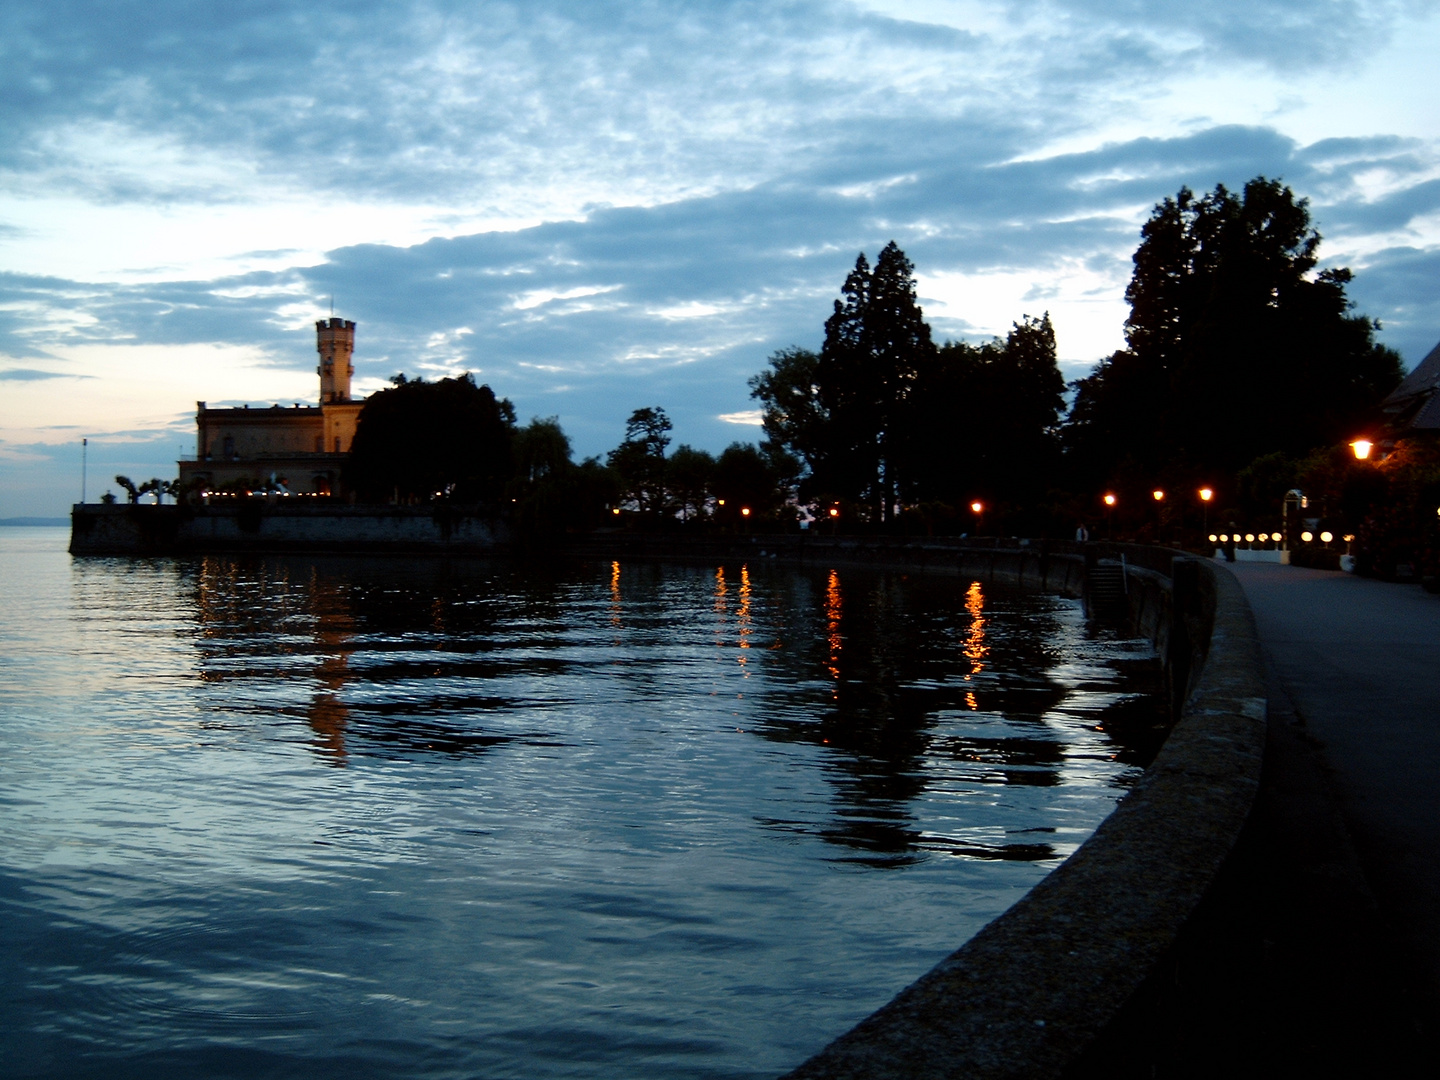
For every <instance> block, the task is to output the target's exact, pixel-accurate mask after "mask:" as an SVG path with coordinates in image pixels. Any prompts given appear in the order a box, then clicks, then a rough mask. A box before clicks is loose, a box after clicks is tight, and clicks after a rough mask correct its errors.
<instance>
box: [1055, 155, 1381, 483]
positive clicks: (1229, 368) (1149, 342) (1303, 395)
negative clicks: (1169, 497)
mask: <svg viewBox="0 0 1440 1080" xmlns="http://www.w3.org/2000/svg"><path fill="white" fill-rule="evenodd" d="M1319 245H1320V236H1319V234H1318V233H1316V232H1315V231H1314V230H1313V229H1312V228H1311V226H1310V213H1309V209H1308V206H1307V202H1306V200H1304V199H1299V200H1297V199H1296V198H1295V196H1294V193H1293V192H1292V191H1291V190H1290V189H1289V188H1288V187H1284V186H1282V185H1281V183H1280V182H1279V181H1276V180H1268V179H1266V178H1264V177H1257V178H1256V179H1254V180H1252V181H1250V182H1249V183H1248V184H1246V185H1245V190H1244V192H1243V193H1242V194H1241V195H1238V196H1237V195H1235V194H1234V193H1232V192H1230V191H1228V190H1227V189H1226V188H1225V187H1224V186H1223V185H1219V186H1217V187H1216V188H1215V190H1214V191H1212V192H1210V193H1209V194H1207V195H1205V196H1203V197H1201V198H1196V197H1195V195H1194V194H1193V193H1192V192H1191V191H1190V190H1189V189H1188V188H1182V189H1181V190H1180V192H1179V194H1178V195H1177V196H1176V197H1175V198H1174V199H1168V198H1167V199H1166V200H1165V201H1164V202H1162V203H1161V204H1159V205H1158V206H1157V207H1156V208H1155V210H1154V212H1153V213H1152V214H1151V216H1150V219H1149V221H1147V222H1146V224H1145V226H1144V228H1143V229H1142V231H1141V243H1140V247H1139V249H1138V250H1137V251H1136V252H1135V258H1134V261H1135V270H1134V274H1133V276H1132V278H1131V281H1130V286H1129V288H1128V289H1127V290H1126V299H1127V300H1128V301H1129V302H1130V317H1129V319H1128V321H1127V322H1126V324H1125V333H1126V342H1127V346H1128V347H1127V348H1126V349H1124V350H1122V351H1120V352H1117V353H1115V354H1114V355H1113V356H1111V357H1110V358H1108V359H1107V360H1104V361H1102V362H1101V364H1100V365H1099V367H1098V368H1097V369H1096V371H1095V373H1094V374H1092V375H1091V376H1090V377H1089V378H1086V379H1082V380H1080V382H1079V383H1078V384H1077V386H1076V391H1077V392H1076V399H1075V404H1074V407H1073V409H1072V411H1071V414H1070V419H1069V423H1068V425H1067V429H1066V443H1067V451H1068V457H1069V460H1070V463H1071V465H1072V467H1073V470H1074V471H1073V482H1074V483H1076V484H1078V485H1079V486H1081V487H1086V486H1089V487H1095V486H1097V485H1101V484H1106V483H1110V482H1116V481H1117V480H1119V479H1120V478H1122V477H1124V476H1126V475H1127V474H1133V475H1134V476H1137V477H1141V478H1143V480H1142V482H1144V483H1149V482H1150V481H1152V480H1154V481H1158V480H1162V479H1165V478H1166V477H1167V475H1168V476H1169V477H1172V478H1175V477H1179V478H1182V479H1184V480H1186V481H1187V482H1188V481H1189V480H1190V479H1194V478H1204V477H1207V476H1209V477H1215V476H1220V475H1226V474H1228V475H1233V474H1234V473H1235V472H1236V471H1237V470H1238V469H1240V468H1241V467H1242V466H1244V465H1245V464H1246V463H1248V462H1250V461H1252V460H1253V459H1255V458H1257V457H1259V456H1262V455H1265V454H1271V453H1276V452H1283V453H1287V454H1292V455H1293V454H1303V453H1304V452H1306V451H1308V450H1310V449H1311V448H1313V447H1316V446H1321V445H1324V444H1326V443H1333V442H1337V441H1341V440H1343V439H1344V438H1345V437H1346V436H1347V435H1348V434H1349V433H1350V427H1351V425H1353V424H1355V423H1356V422H1357V421H1358V419H1359V418H1360V417H1361V416H1363V414H1364V413H1365V411H1366V410H1367V409H1369V408H1370V407H1372V406H1373V405H1374V404H1375V403H1376V402H1378V401H1379V400H1380V399H1381V398H1382V397H1383V396H1384V395H1385V394H1386V393H1387V392H1388V391H1389V390H1390V389H1392V388H1393V387H1394V385H1395V384H1396V382H1397V381H1398V380H1399V377H1400V366H1399V358H1398V357H1397V356H1396V355H1395V354H1394V353H1393V352H1391V351H1390V350H1388V349H1385V348H1383V347H1381V346H1379V345H1377V344H1376V343H1375V341H1374V331H1375V328H1376V326H1375V324H1374V323H1373V322H1372V321H1371V320H1369V319H1367V318H1365V317H1364V316H1361V315H1355V314H1352V313H1351V310H1350V309H1351V304H1350V301H1349V300H1348V299H1347V297H1346V295H1345V286H1346V284H1347V283H1348V282H1349V281H1350V272H1349V271H1348V270H1344V269H1335V270H1325V271H1321V272H1320V273H1318V274H1316V273H1313V271H1314V269H1315V266H1316V252H1317V250H1318V248H1319Z"/></svg>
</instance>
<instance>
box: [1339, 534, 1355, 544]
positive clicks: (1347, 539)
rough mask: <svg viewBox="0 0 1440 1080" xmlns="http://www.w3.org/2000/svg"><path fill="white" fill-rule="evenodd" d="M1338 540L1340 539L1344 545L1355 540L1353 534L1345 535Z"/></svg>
mask: <svg viewBox="0 0 1440 1080" xmlns="http://www.w3.org/2000/svg"><path fill="white" fill-rule="evenodd" d="M1340 539H1341V540H1344V541H1345V543H1347V544H1348V543H1350V541H1352V540H1354V539H1355V534H1354V533H1346V534H1345V535H1344V536H1342V537H1341V538H1340Z"/></svg>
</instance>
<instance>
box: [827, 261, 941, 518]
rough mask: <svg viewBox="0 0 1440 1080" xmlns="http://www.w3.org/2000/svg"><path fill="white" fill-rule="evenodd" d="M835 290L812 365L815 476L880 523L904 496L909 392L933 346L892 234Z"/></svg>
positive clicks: (911, 275)
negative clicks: (821, 417) (817, 442)
mask: <svg viewBox="0 0 1440 1080" xmlns="http://www.w3.org/2000/svg"><path fill="white" fill-rule="evenodd" d="M841 296H842V298H841V299H839V300H836V301H835V309H834V312H833V314H832V315H831V316H830V318H829V319H827V320H826V322H825V343H824V345H823V346H822V347H821V349H820V359H819V362H818V363H817V365H816V373H815V385H816V388H817V391H818V395H817V396H818V400H819V405H820V407H821V409H823V411H824V414H825V416H826V418H827V423H826V424H825V426H824V428H823V430H824V433H825V439H824V442H823V445H822V449H821V452H820V453H819V454H818V455H817V457H818V461H817V463H816V464H817V466H818V467H817V468H815V473H816V476H815V479H816V482H817V486H818V487H819V488H821V489H828V490H831V491H833V492H834V493H835V494H837V495H839V496H840V497H842V498H850V499H855V500H857V501H863V502H866V503H868V504H869V505H870V506H871V512H872V513H873V515H874V516H875V518H876V519H877V520H879V521H887V520H889V518H890V515H891V514H892V512H893V509H894V506H895V502H896V499H897V498H899V497H902V496H905V495H907V494H911V492H909V491H908V490H907V489H908V488H909V487H910V473H911V472H912V471H913V470H912V469H911V468H910V466H911V465H912V464H913V459H914V446H913V442H912V440H911V438H910V436H911V433H912V431H913V423H912V417H911V415H910V411H911V410H910V407H911V404H912V390H913V388H914V386H915V382H916V380H917V379H918V378H919V377H920V373H921V371H922V370H923V369H924V368H925V367H926V366H927V365H928V364H930V363H931V362H933V360H934V357H935V345H934V342H933V341H932V340H931V338H930V327H929V325H928V324H927V323H926V322H925V319H924V314H923V312H922V311H921V309H920V306H919V304H918V303H917V302H916V297H915V272H914V266H913V265H912V264H911V262H910V260H909V259H908V258H906V257H905V253H904V252H903V251H901V250H900V248H899V247H898V246H897V245H896V244H895V242H894V241H893V240H892V241H891V242H890V243H889V244H887V245H886V246H885V249H884V250H883V251H881V253H880V257H879V259H878V260H877V261H876V263H875V269H874V272H873V273H872V272H871V270H870V267H869V264H868V262H867V261H866V259H865V255H864V253H863V252H862V253H861V255H860V257H859V258H858V259H856V260H855V268H854V269H853V270H852V271H851V272H850V274H849V275H848V276H847V277H846V279H845V284H844V286H843V287H842V288H841Z"/></svg>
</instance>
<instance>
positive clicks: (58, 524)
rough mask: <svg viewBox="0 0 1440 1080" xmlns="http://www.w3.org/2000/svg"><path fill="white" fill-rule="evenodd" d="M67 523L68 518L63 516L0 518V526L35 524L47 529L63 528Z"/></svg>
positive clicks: (68, 522) (32, 525) (28, 525)
mask: <svg viewBox="0 0 1440 1080" xmlns="http://www.w3.org/2000/svg"><path fill="white" fill-rule="evenodd" d="M69 524H70V519H69V518H63V517H13V518H0V527H3V526H7V525H8V526H20V527H35V526H40V527H43V528H47V529H58V528H64V527H65V526H66V525H69Z"/></svg>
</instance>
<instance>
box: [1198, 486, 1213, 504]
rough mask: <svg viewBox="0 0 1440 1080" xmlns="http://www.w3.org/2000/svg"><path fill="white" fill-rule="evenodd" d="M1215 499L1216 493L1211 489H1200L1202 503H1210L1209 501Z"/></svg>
mask: <svg viewBox="0 0 1440 1080" xmlns="http://www.w3.org/2000/svg"><path fill="white" fill-rule="evenodd" d="M1214 497H1215V492H1214V491H1213V490H1211V489H1210V488H1201V489H1200V501H1201V502H1209V501H1210V500H1211V499H1213V498H1214Z"/></svg>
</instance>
